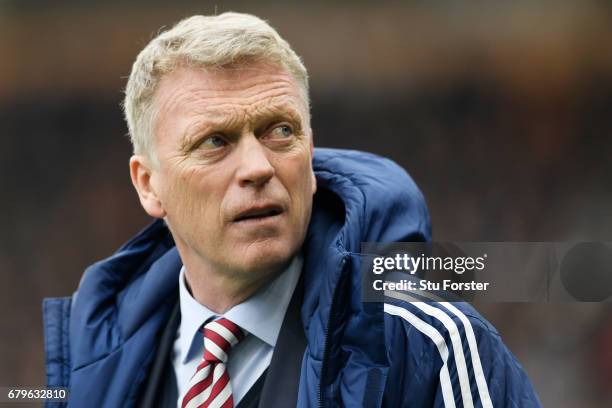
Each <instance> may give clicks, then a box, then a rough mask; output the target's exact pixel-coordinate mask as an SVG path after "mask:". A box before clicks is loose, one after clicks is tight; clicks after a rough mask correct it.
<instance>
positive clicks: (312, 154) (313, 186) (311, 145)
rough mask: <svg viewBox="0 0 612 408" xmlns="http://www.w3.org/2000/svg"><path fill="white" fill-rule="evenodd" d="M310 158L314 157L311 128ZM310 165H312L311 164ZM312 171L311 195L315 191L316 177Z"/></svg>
mask: <svg viewBox="0 0 612 408" xmlns="http://www.w3.org/2000/svg"><path fill="white" fill-rule="evenodd" d="M310 159H311V160H312V159H314V142H313V141H312V130H311V131H310ZM311 167H312V166H311ZM311 172H312V195H314V193H316V192H317V178H316V177H315V174H314V170H313V169H311Z"/></svg>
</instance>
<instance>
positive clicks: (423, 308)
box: [383, 301, 541, 408]
mask: <svg viewBox="0 0 612 408" xmlns="http://www.w3.org/2000/svg"><path fill="white" fill-rule="evenodd" d="M385 326H386V327H385V331H386V336H387V340H386V342H387V348H388V350H389V353H388V355H389V360H390V369H389V373H388V377H387V386H386V388H385V395H384V398H383V401H384V406H386V407H445V408H449V407H485V408H487V407H495V408H498V407H508V408H518V407H521V408H523V407H529V408H531V407H540V406H541V404H540V402H539V400H538V397H537V395H536V393H535V391H534V389H533V387H532V385H531V383H530V381H529V379H528V378H527V375H526V374H525V372H524V370H523V369H522V367H521V366H520V364H519V363H518V361H517V360H516V358H515V357H514V355H513V354H512V353H511V352H510V350H508V348H507V347H506V346H505V345H504V343H503V342H502V340H501V337H500V336H499V334H498V332H497V331H496V330H495V329H494V328H493V326H491V324H490V323H488V322H487V321H486V320H485V319H484V318H482V317H481V316H480V315H479V314H477V312H475V311H474V310H473V309H471V308H470V307H468V306H466V305H464V304H457V303H446V302H439V303H438V302H430V303H423V302H410V303H409V302H397V301H389V302H387V303H386V304H385Z"/></svg>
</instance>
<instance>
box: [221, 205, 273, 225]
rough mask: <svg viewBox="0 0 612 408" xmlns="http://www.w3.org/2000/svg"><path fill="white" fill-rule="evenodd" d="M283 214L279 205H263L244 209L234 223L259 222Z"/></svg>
mask: <svg viewBox="0 0 612 408" xmlns="http://www.w3.org/2000/svg"><path fill="white" fill-rule="evenodd" d="M282 213H283V208H282V207H281V206H280V205H265V206H257V207H251V208H248V209H246V210H245V211H242V212H240V213H239V214H238V215H237V216H236V217H235V218H234V220H233V221H234V222H245V221H259V220H266V219H269V218H272V217H276V216H278V215H280V214H282Z"/></svg>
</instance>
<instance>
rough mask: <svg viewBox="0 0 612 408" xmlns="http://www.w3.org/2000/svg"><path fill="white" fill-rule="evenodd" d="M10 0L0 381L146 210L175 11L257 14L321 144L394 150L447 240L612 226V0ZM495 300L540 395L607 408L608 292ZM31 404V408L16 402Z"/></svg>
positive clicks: (6, 4) (0, 170) (12, 373)
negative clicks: (299, 77) (137, 90)
mask: <svg viewBox="0 0 612 408" xmlns="http://www.w3.org/2000/svg"><path fill="white" fill-rule="evenodd" d="M125 3H127V2H120V1H109V0H107V1H105V2H103V5H102V4H98V5H96V6H93V5H89V4H88V5H84V3H82V2H77V1H54V2H42V1H7V0H4V1H0V126H1V128H0V129H1V130H0V149H1V152H2V155H1V156H2V160H1V162H0V183H1V184H0V185H1V189H0V194H1V195H2V199H1V200H0V225H2V227H3V228H4V231H5V232H4V233H3V234H2V235H1V236H0V271H1V273H2V284H1V285H0V319H1V320H0V321H1V322H2V324H1V325H0V330H1V337H0V385H2V386H14V385H22V386H35V385H43V384H44V383H45V377H44V357H43V336H42V320H41V300H42V298H43V297H49V296H65V295H69V294H71V293H72V292H73V291H74V290H75V289H76V287H77V285H78V281H79V279H80V276H81V274H82V271H83V269H84V268H85V267H86V266H87V265H89V264H90V263H92V262H94V261H96V260H98V259H101V258H103V257H106V256H108V255H109V254H110V253H112V251H114V250H115V249H116V248H117V247H118V246H119V245H120V244H122V243H123V242H124V241H125V240H127V239H128V237H130V236H131V235H132V234H134V233H135V232H137V231H138V230H139V229H141V228H142V227H143V226H144V225H146V224H147V223H148V222H149V220H148V218H147V216H146V215H145V213H144V211H142V210H141V208H140V206H139V203H138V200H137V198H136V195H135V193H134V191H133V190H132V186H131V183H130V180H129V175H128V158H129V156H130V149H131V148H130V144H129V141H128V139H127V137H126V133H127V129H126V126H125V124H124V122H123V118H122V112H121V109H120V106H119V103H120V101H121V99H122V88H123V87H124V85H125V80H126V76H127V75H128V74H129V72H130V68H131V64H132V62H133V60H134V58H135V56H136V54H137V53H138V52H139V50H140V49H141V48H142V47H143V46H144V45H145V44H146V43H147V42H148V41H149V40H150V39H151V38H152V37H153V36H154V35H155V33H156V32H158V30H159V29H160V27H162V26H168V25H171V24H172V23H174V22H176V21H177V20H179V19H181V18H183V17H186V16H189V15H192V14H213V13H215V12H217V13H221V12H223V11H228V10H234V11H243V12H250V13H254V14H256V15H258V16H260V17H262V18H264V19H267V20H268V21H270V23H271V24H272V25H273V26H274V27H275V28H277V29H278V30H279V32H280V33H281V35H283V36H284V37H285V38H286V39H287V40H288V41H289V42H290V43H291V44H292V46H293V47H294V48H295V49H296V51H297V52H298V53H299V54H300V55H301V56H302V57H303V59H304V61H305V64H306V66H307V67H308V69H309V72H310V76H311V87H312V107H313V129H314V133H315V144H316V145H318V146H328V147H342V148H352V149H360V150H367V151H371V152H374V153H378V154H381V155H384V156H388V157H390V158H392V159H394V160H395V161H397V162H398V163H400V164H401V165H402V166H403V167H405V168H406V169H407V170H408V171H409V173H410V174H411V175H412V176H413V178H414V179H415V180H416V182H417V183H418V184H419V186H420V187H421V189H422V190H423V192H424V194H425V197H426V198H427V201H428V204H429V208H430V211H431V217H432V221H433V231H434V239H435V240H438V241H442V240H449V241H582V240H587V241H597V240H602V241H612V210H611V209H612V183H611V182H610V176H611V175H612V46H611V44H612V2H609V1H604V0H602V1H593V0H591V1H588V0H582V1H563V0H561V1H537V2H534V1H513V2H487V1H472V2H461V3H459V2H454V1H437V2H429V1H411V2H385V3H381V2H366V1H335V2H309V3H308V4H305V3H302V2H297V1H289V2H283V3H282V4H281V3H274V2H270V1H258V2H256V3H249V2H221V1H218V2H208V1H199V2H197V3H194V2H186V1H174V2H172V3H170V2H161V1H151V0H149V1H133V2H130V4H129V5H126V4H125ZM611 305H612V304H611V303H606V304H594V303H591V304H589V303H582V304H577V303H576V304H508V303H504V304H482V305H477V307H478V308H479V309H480V310H481V311H482V312H483V314H484V315H485V316H486V317H487V318H488V319H490V320H491V321H492V323H493V324H494V325H495V326H497V328H498V329H499V331H500V332H501V334H502V337H503V339H504V341H505V342H506V343H507V344H508V346H509V347H510V348H511V350H512V351H513V352H514V353H515V354H516V355H517V357H518V358H519V360H520V361H521V362H522V364H523V366H524V368H525V369H526V370H527V372H528V374H529V376H530V378H531V379H532V381H533V383H534V385H535V387H536V389H537V391H538V393H539V395H540V397H541V400H542V402H543V404H544V405H545V406H547V407H559V408H564V407H610V406H612V307H611ZM20 406H23V405H20Z"/></svg>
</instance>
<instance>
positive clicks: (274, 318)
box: [178, 255, 303, 364]
mask: <svg viewBox="0 0 612 408" xmlns="http://www.w3.org/2000/svg"><path fill="white" fill-rule="evenodd" d="M302 262H303V261H302V257H301V255H297V256H296V257H295V258H294V259H293V260H292V261H291V264H290V265H289V266H288V267H287V269H286V270H285V271H283V272H282V273H281V274H279V276H277V277H276V278H274V280H273V281H272V282H270V283H269V284H268V285H266V286H264V287H263V288H261V289H259V290H258V291H257V292H256V293H255V294H254V295H253V296H251V297H250V298H248V299H247V300H245V301H244V302H242V303H240V304H237V305H236V306H234V307H232V308H231V309H230V310H228V311H227V312H225V314H223V317H225V318H227V319H229V320H231V321H232V322H234V323H236V324H237V325H238V326H240V327H242V328H243V329H244V330H246V331H247V332H248V333H250V334H252V335H254V336H256V337H257V338H259V339H261V340H262V341H264V342H265V343H267V344H268V345H270V346H271V347H274V346H276V340H277V339H278V334H279V332H280V328H281V325H282V323H283V319H284V317H285V312H286V311H287V307H288V306H289V302H290V300H291V297H292V296H293V292H294V291H295V287H296V285H297V282H298V280H299V278H300V272H301V270H302ZM179 305H180V308H181V323H180V326H179V332H178V333H179V344H180V350H181V356H180V357H181V362H182V363H183V364H185V363H186V362H187V360H188V359H189V358H190V355H191V353H192V349H193V352H196V350H197V352H200V347H201V339H199V340H198V342H197V347H194V342H195V340H196V335H197V334H198V330H199V329H200V327H201V326H202V324H204V323H205V322H206V321H207V320H208V319H210V318H211V317H216V316H218V315H217V314H215V313H214V312H213V311H211V310H210V309H208V308H207V307H206V306H204V305H202V304H200V303H198V301H197V300H195V299H194V298H193V296H191V294H190V293H189V290H187V285H186V282H185V267H184V266H183V267H182V268H181V272H180V275H179Z"/></svg>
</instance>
